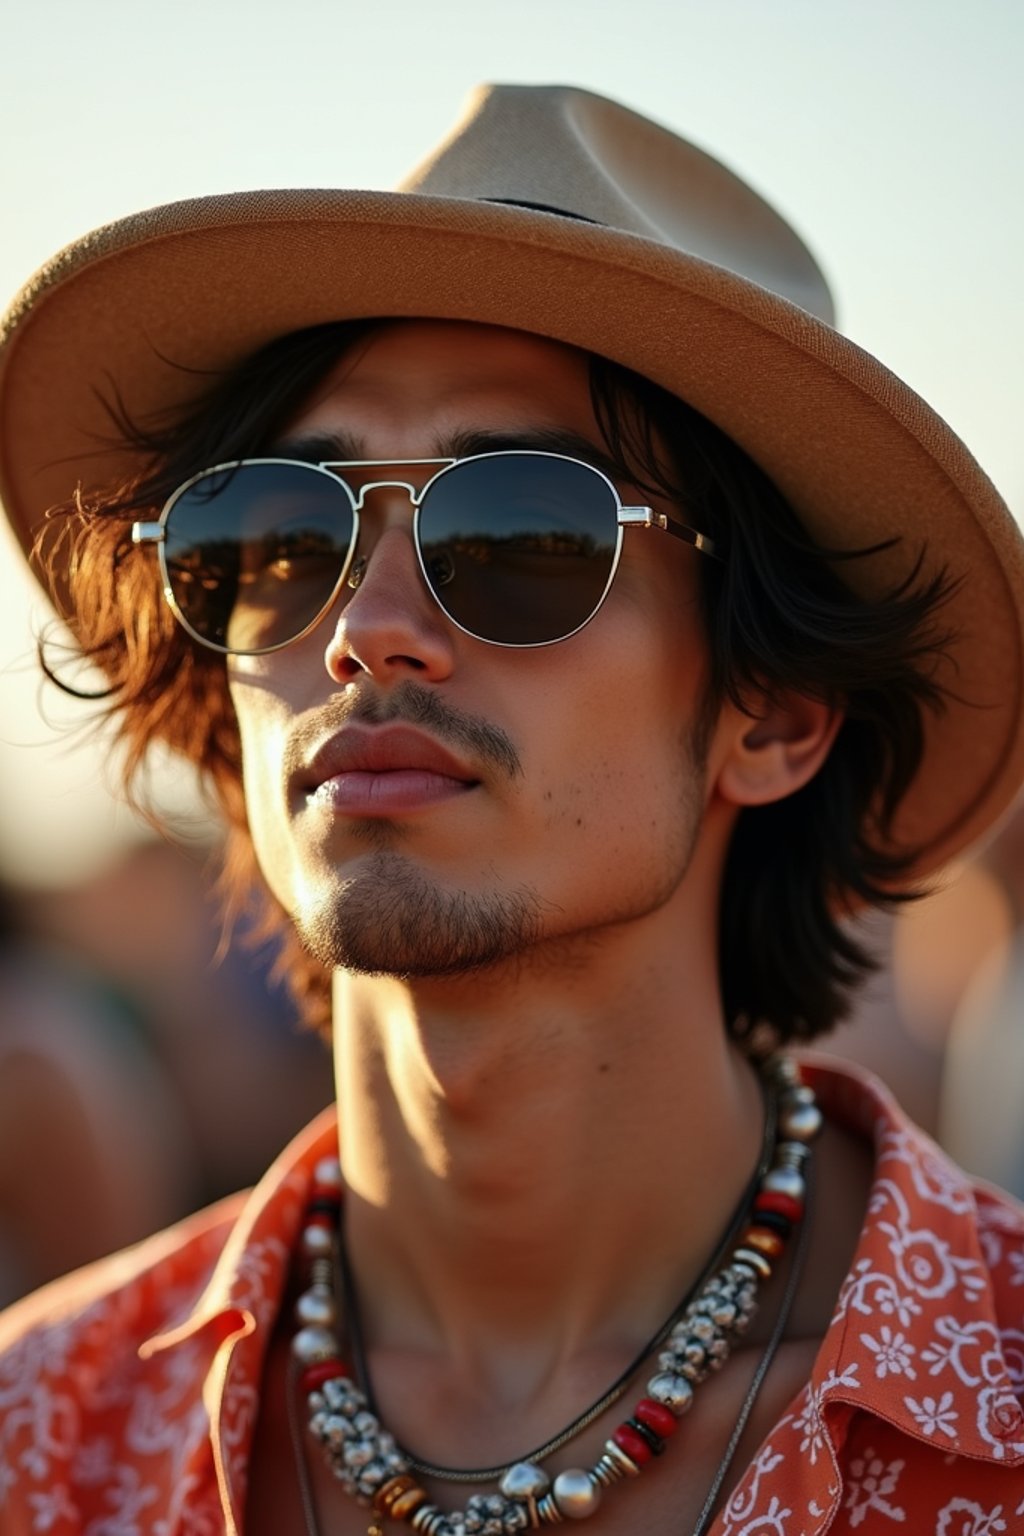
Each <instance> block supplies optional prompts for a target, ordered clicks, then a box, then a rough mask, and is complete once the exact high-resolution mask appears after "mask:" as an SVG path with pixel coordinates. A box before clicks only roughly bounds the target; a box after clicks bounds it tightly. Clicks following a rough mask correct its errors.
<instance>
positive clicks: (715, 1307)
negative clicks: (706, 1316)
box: [710, 1299, 739, 1328]
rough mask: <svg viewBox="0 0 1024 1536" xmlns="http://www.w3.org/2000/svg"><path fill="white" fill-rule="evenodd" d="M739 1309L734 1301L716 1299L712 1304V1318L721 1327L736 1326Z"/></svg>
mask: <svg viewBox="0 0 1024 1536" xmlns="http://www.w3.org/2000/svg"><path fill="white" fill-rule="evenodd" d="M738 1314H739V1309H738V1308H737V1306H736V1303H735V1302H734V1301H725V1300H724V1299H723V1300H721V1301H719V1300H717V1299H716V1300H715V1301H714V1302H712V1304H711V1314H710V1315H711V1320H712V1322H714V1323H717V1325H718V1327H719V1328H732V1327H734V1326H735V1323H736V1318H737V1316H738Z"/></svg>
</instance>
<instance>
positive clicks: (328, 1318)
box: [295, 1288, 336, 1328]
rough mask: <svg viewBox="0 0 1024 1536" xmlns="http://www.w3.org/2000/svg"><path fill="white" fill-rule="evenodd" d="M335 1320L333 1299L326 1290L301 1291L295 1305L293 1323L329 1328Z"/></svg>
mask: <svg viewBox="0 0 1024 1536" xmlns="http://www.w3.org/2000/svg"><path fill="white" fill-rule="evenodd" d="M335 1318H336V1313H335V1308H334V1298H333V1296H332V1295H331V1293H330V1291H328V1290H326V1289H323V1288H321V1289H313V1290H311V1291H303V1293H302V1295H301V1296H300V1297H299V1299H298V1301H297V1302H296V1303H295V1321H296V1322H297V1323H303V1324H305V1323H311V1324H313V1325H315V1326H316V1327H319V1328H330V1327H331V1326H332V1324H333V1323H334V1321H335Z"/></svg>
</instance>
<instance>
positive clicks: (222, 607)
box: [164, 461, 354, 655]
mask: <svg viewBox="0 0 1024 1536" xmlns="http://www.w3.org/2000/svg"><path fill="white" fill-rule="evenodd" d="M353 524H354V518H353V510H352V502H351V499H350V498H349V495H348V493H347V491H346V490H345V487H344V486H343V485H342V484H341V483H340V482H339V481H338V480H336V479H335V478H334V477H333V476H332V475H327V474H324V473H322V472H321V471H320V470H318V469H314V468H312V467H311V466H310V465H308V464H298V463H296V464H282V463H270V462H263V463H261V462H259V461H254V462H250V463H243V464H238V465H235V466H233V467H228V468H226V469H218V470H211V471H210V472H209V473H207V474H205V475H203V476H201V478H199V479H198V480H195V481H193V483H192V484H191V485H190V486H188V487H187V488H186V489H185V490H184V491H182V492H181V494H180V495H179V497H178V499H177V500H176V501H175V503H174V505H173V507H172V509H171V511H170V513H169V515H168V518H167V524H166V528H165V534H164V558H165V560H166V564H167V573H168V580H169V583H170V587H171V592H172V594H173V596H174V601H175V603H176V604H177V606H178V609H179V610H180V612H181V614H182V616H183V618H184V619H185V620H186V622H187V623H188V625H189V626H190V628H191V629H192V630H193V631H194V632H195V633H196V634H198V635H200V636H201V637H202V638H203V639H204V640H207V641H209V642H211V643H212V644H213V645H216V646H219V647H221V648H222V649H224V650H230V651H233V652H235V653H237V654H240V655H246V654H253V653H255V652H258V651H265V650H269V649H271V648H272V647H274V646H277V645H283V644H285V643H286V642H287V641H289V640H294V639H295V638H296V636H298V635H300V634H302V632H303V631H304V630H305V629H307V628H308V627H309V625H311V624H312V623H313V622H314V621H315V620H316V619H317V618H319V616H320V615H321V614H322V613H323V611H324V610H325V608H327V606H328V605H329V603H330V602H331V599H332V597H333V595H334V592H335V589H336V587H337V585H338V581H339V579H340V577H341V574H342V571H343V570H344V567H345V562H346V561H347V559H348V557H349V554H350V552H351V544H352V529H353Z"/></svg>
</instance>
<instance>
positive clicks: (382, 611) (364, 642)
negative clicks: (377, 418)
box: [324, 501, 454, 685]
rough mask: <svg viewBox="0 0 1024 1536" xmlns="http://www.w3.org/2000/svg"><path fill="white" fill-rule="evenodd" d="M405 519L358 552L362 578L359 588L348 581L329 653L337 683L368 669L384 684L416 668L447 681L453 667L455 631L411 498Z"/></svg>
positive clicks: (326, 657)
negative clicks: (433, 590)
mask: <svg viewBox="0 0 1024 1536" xmlns="http://www.w3.org/2000/svg"><path fill="white" fill-rule="evenodd" d="M402 521H403V523H404V526H399V525H397V524H389V526H388V527H387V528H385V530H384V531H383V532H382V533H381V534H380V535H379V537H378V538H377V540H376V543H375V544H374V546H373V548H372V550H370V551H368V552H364V551H363V549H360V550H359V551H357V555H358V561H357V562H356V563H355V565H354V568H355V570H356V572H357V574H358V581H357V582H354V583H353V586H354V590H353V589H352V586H348V587H346V591H345V598H346V601H344V604H343V606H342V608H341V609H340V611H339V612H338V615H337V618H336V620H335V623H334V628H333V631H332V633H331V637H330V639H329V640H328V643H327V648H326V651H325V652H324V661H325V664H326V667H327V672H328V675H329V676H330V677H331V679H332V680H333V681H334V682H336V683H348V682H351V681H352V680H353V679H354V678H356V677H358V676H359V675H360V674H362V673H365V674H367V675H368V676H370V677H372V678H373V679H374V681H375V682H378V683H381V684H382V685H386V684H388V683H395V682H400V681H401V680H402V679H403V678H406V677H410V676H413V675H415V676H416V677H418V678H419V679H420V680H421V681H432V682H442V681H443V680H444V679H445V678H446V677H448V676H449V675H450V673H451V670H452V666H453V660H454V657H453V650H452V641H453V631H452V628H451V626H450V625H449V623H448V621H447V619H446V618H445V616H444V614H443V613H442V612H441V610H440V608H438V606H437V604H436V603H435V602H434V600H433V598H432V597H431V595H430V593H429V591H428V590H427V587H426V584H425V583H424V580H423V576H422V573H421V571H420V568H419V563H418V561H417V558H416V550H415V548H414V546H413V541H412V533H411V530H410V528H409V505H408V501H406V503H405V512H404V518H403V520H402ZM360 543H361V544H362V540H360ZM350 581H351V578H350Z"/></svg>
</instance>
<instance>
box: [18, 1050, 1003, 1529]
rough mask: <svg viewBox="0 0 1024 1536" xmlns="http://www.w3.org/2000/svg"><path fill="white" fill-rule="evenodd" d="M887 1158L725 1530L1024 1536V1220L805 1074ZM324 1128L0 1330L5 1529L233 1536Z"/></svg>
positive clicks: (868, 1100)
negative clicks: (827, 1317) (273, 1333)
mask: <svg viewBox="0 0 1024 1536" xmlns="http://www.w3.org/2000/svg"><path fill="white" fill-rule="evenodd" d="M805 1070H806V1072H807V1076H808V1079H809V1080H810V1081H811V1082H812V1083H813V1085H814V1087H815V1089H816V1091H817V1093H818V1097H819V1101H820V1103H821V1104H822V1107H823V1108H824V1109H825V1111H826V1113H827V1114H829V1115H831V1116H832V1117H834V1118H835V1119H837V1120H840V1121H842V1122H843V1123H844V1124H846V1125H848V1126H850V1127H851V1128H853V1129H854V1130H856V1131H858V1132H860V1133H861V1134H863V1135H864V1136H865V1137H866V1138H868V1139H869V1141H870V1142H871V1143H872V1144H873V1147H874V1159H875V1167H874V1180H873V1185H872V1190H871V1196H870V1201H869V1206H868V1212H867V1217H866V1221H865V1226H864V1230H863V1232H862V1234H861V1238H860V1242H859V1245H858V1247H857V1251H856V1254H855V1257H854V1261H853V1265H852V1268H851V1270H850V1273H849V1275H848V1276H847V1278H846V1281H845V1284H844V1286H843V1288H842V1291H841V1293H840V1296H839V1298H838V1302H837V1305H836V1309H835V1313H834V1316H833V1319H832V1322H831V1325H830V1327H829V1330H828V1332H827V1334H826V1335H825V1338H824V1340H823V1342H822V1345H821V1348H820V1350H819V1352H818V1356H817V1359H816V1361H815V1365H814V1369H813V1372H812V1375H811V1379H810V1381H809V1382H808V1383H807V1385H806V1386H805V1388H804V1389H803V1390H802V1391H801V1392H800V1393H799V1394H798V1396H797V1397H796V1398H795V1400H794V1401H793V1402H792V1403H791V1404H790V1406H789V1408H788V1410H787V1411H786V1413H785V1414H784V1415H783V1416H782V1418H781V1419H780V1420H779V1421H778V1423H777V1424H776V1425H775V1426H774V1428H773V1429H772V1431H771V1433H770V1434H769V1435H768V1437H767V1439H766V1440H765V1441H764V1443H763V1444H762V1446H761V1448H760V1450H759V1452H758V1454H757V1456H756V1457H755V1459H754V1461H753V1462H752V1464H751V1465H750V1466H749V1467H748V1468H747V1470H746V1472H745V1473H744V1475H743V1476H742V1478H741V1479H740V1481H739V1483H738V1484H737V1486H736V1488H735V1489H734V1491H733V1493H732V1495H731V1497H730V1498H729V1500H728V1502H727V1504H726V1505H725V1507H724V1508H723V1509H722V1510H721V1511H720V1512H719V1514H718V1516H717V1518H716V1520H715V1522H714V1524H713V1526H712V1529H711V1536H818V1533H822V1532H825V1531H829V1532H832V1533H834V1536H857V1533H861V1536H890V1533H892V1536H1017V1533H1022V1532H1024V1412H1022V1409H1021V1399H1022V1397H1024V1210H1022V1208H1021V1207H1020V1206H1018V1205H1017V1204H1016V1203H1015V1202H1013V1201H1011V1200H1010V1199H1009V1198H1008V1197H1006V1196H1003V1195H1001V1194H999V1193H998V1192H997V1191H994V1190H992V1189H990V1188H988V1187H984V1186H978V1185H976V1184H973V1183H972V1182H971V1181H970V1180H969V1179H968V1178H967V1177H966V1176H965V1175H964V1174H962V1173H961V1172H959V1171H958V1170H957V1169H956V1168H955V1167H954V1166H953V1165H952V1164H951V1163H950V1162H949V1160H948V1159H947V1158H946V1157H945V1156H944V1155H943V1154H942V1153H941V1152H940V1151H938V1149H937V1148H936V1147H935V1146H934V1144H933V1143H932V1142H931V1141H929V1139H928V1138H927V1137H926V1136H924V1135H923V1134H922V1133H921V1132H919V1131H917V1130H916V1129H915V1128H914V1127H913V1126H912V1125H911V1124H910V1123H909V1122H908V1121H907V1120H906V1119H905V1117H904V1116H903V1115H902V1113H901V1112H900V1110H899V1109H898V1107H897V1106H896V1105H895V1103H894V1102H893V1100H892V1098H891V1097H890V1096H889V1094H888V1093H887V1092H886V1090H885V1089H883V1088H882V1087H881V1085H880V1084H878V1083H877V1082H876V1081H874V1080H873V1079H870V1078H868V1077H866V1076H863V1075H862V1074H860V1073H858V1072H855V1071H852V1070H850V1069H845V1068H844V1069H839V1068H837V1066H836V1065H835V1064H829V1065H825V1064H824V1062H823V1061H822V1060H820V1059H819V1060H817V1061H811V1062H809V1063H808V1064H807V1066H806V1068H805ZM335 1148H336V1141H335V1129H334V1121H333V1116H332V1112H330V1111H328V1112H327V1113H326V1114H325V1116H323V1117H321V1118H320V1119H319V1120H318V1121H316V1122H314V1124H313V1125H312V1126H311V1127H309V1129H308V1130H307V1131H305V1132H304V1133H303V1134H302V1136H300V1137H299V1138H297V1140H296V1141H295V1142H293V1143H292V1145H291V1146H290V1147H289V1148H288V1150H287V1151H286V1152H285V1153H284V1154H283V1155H282V1157H281V1158H280V1159H279V1160H278V1161H277V1162H276V1163H275V1164H274V1166H273V1167H272V1168H271V1169H270V1171H269V1172H268V1174H267V1175H266V1177H265V1178H264V1179H263V1180H262V1181H261V1182H260V1184H259V1185H258V1186H257V1187H256V1189H255V1190H254V1191H253V1192H252V1193H251V1194H249V1195H247V1196H239V1197H236V1198H234V1199H232V1200H229V1201H226V1202H223V1203H222V1204H220V1205H218V1206H216V1207H214V1208H213V1209H211V1210H209V1211H206V1212H204V1213H202V1214H201V1215H198V1216H195V1217H192V1218H190V1219H189V1220H188V1221H186V1222H184V1223H182V1224H181V1225H179V1226H177V1227H174V1228H172V1229H170V1230H169V1231H168V1232H165V1233H163V1234H161V1235H160V1236H158V1237H155V1238H152V1239H150V1240H148V1241H147V1242H145V1243H142V1244H140V1245H139V1246H138V1247H136V1248H134V1249H131V1250H129V1251H128V1252H126V1253H124V1254H121V1255H118V1256H116V1257H114V1258H112V1259H108V1260H104V1261H103V1262H101V1263H99V1264H96V1265H93V1266H91V1267H90V1268H88V1269H86V1270H83V1271H81V1272H79V1273H78V1274H75V1275H72V1276H69V1277H68V1278H67V1279H65V1280H61V1281H58V1282H56V1283H55V1284H54V1285H52V1286H49V1287H47V1288H46V1289H45V1290H43V1291H41V1292H39V1293H38V1294H37V1295H35V1296H33V1297H30V1298H29V1299H27V1300H26V1301H24V1302H22V1303H19V1304H18V1305H17V1306H15V1307H13V1308H11V1309H10V1310H9V1311H8V1312H7V1314H5V1315H4V1317H2V1318H0V1533H2V1536H30V1533H32V1536H35V1533H40V1536H239V1533H240V1532H241V1531H242V1529H243V1515H242V1511H243V1507H244V1498H245V1482H246V1475H245V1474H246V1463H247V1457H248V1448H249V1444H250V1441H251V1438H252V1432H253V1425H254V1423H255V1419H256V1415H257V1411H258V1406H259V1388H260V1375H261V1366H262V1360H263V1353H264V1348H265V1344H266V1341H267V1338H268V1336H269V1333H270V1329H271V1327H272V1324H273V1320H274V1317H275V1316H276V1313H277V1310H278V1307H279V1305H280V1299H281V1296H282V1293H283V1290H284V1286H285V1280H286V1276H287V1272H288V1265H289V1261H290V1255H291V1252H292V1250H293V1248H294V1245H295V1243H296V1240H297V1237H298V1231H299V1225H300V1221H301V1216H302V1211H303V1206H304V1201H305V1197H306V1194H307V1191H308V1189H309V1184H310V1179H311V1174H312V1169H313V1167H314V1166H315V1164H316V1162H317V1160H318V1159H319V1158H321V1157H323V1156H327V1155H330V1154H331V1152H332V1151H333V1150H335Z"/></svg>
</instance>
